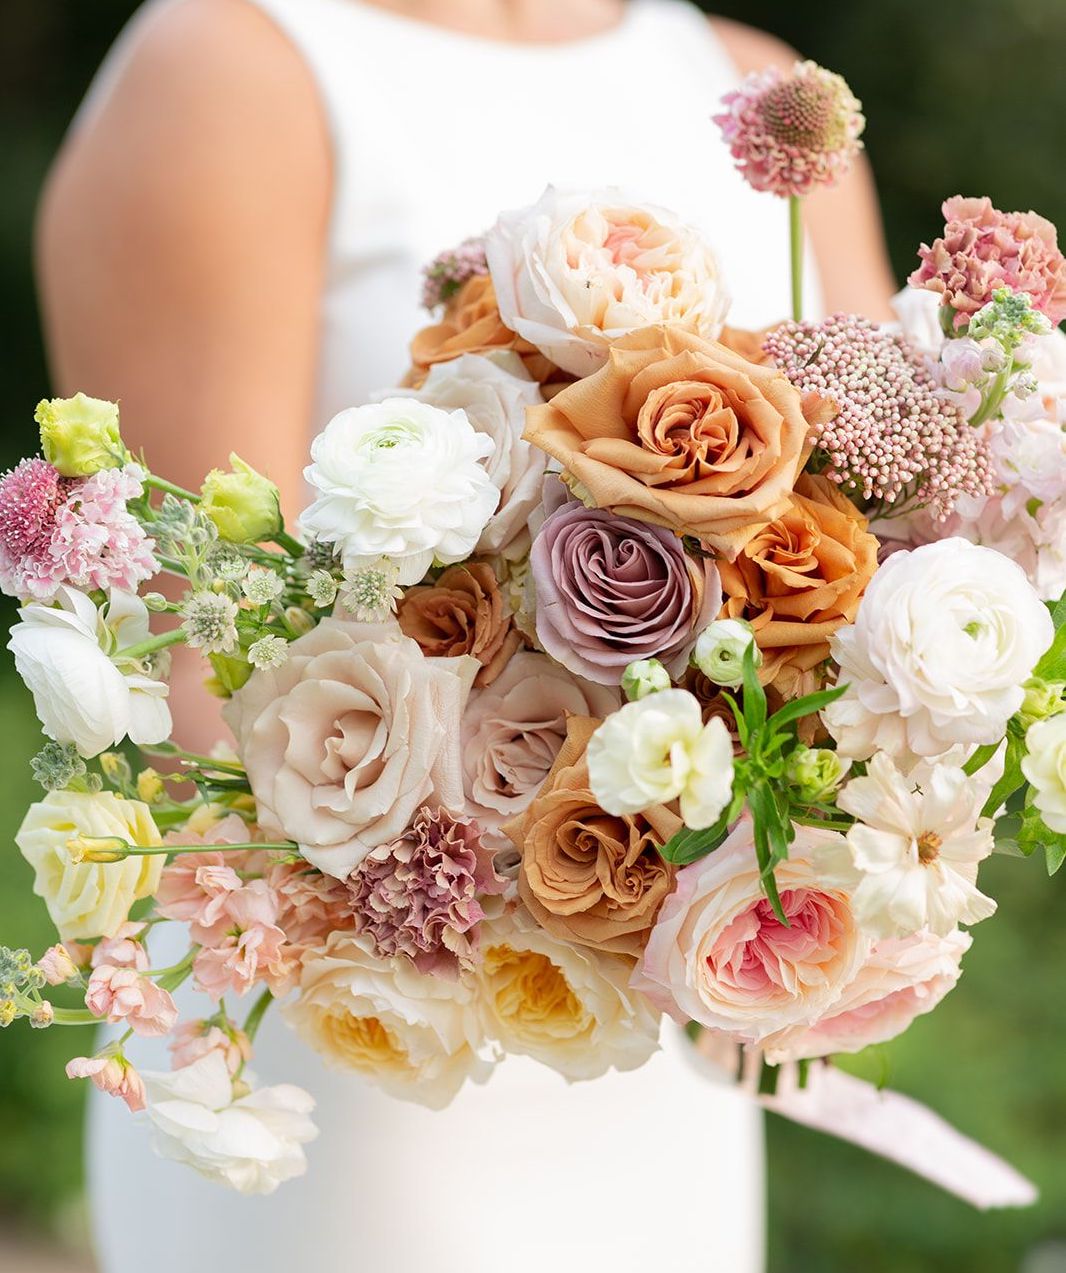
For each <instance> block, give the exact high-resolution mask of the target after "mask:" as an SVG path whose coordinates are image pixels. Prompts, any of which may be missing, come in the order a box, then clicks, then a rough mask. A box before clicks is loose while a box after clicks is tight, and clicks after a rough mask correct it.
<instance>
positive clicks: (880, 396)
mask: <svg viewBox="0 0 1066 1273" xmlns="http://www.w3.org/2000/svg"><path fill="white" fill-rule="evenodd" d="M764 349H765V351H766V352H767V353H768V354H769V355H770V357H771V358H773V360H774V362H776V363H777V365H778V366H779V367H780V368H781V370H782V371H783V372H784V373H785V375H786V376H787V377H788V378H789V380H790V381H791V382H792V384H794V385H795V386H796V388H797V389H799V390H800V391H801V392H804V393H817V394H819V395H820V396H822V397H825V398H829V399H831V400H832V401H833V403H834V404H835V405H836V407H837V415H836V416H835V417H834V418H833V419H832V420H830V421H829V422H828V423H827V424H823V425H821V426H819V427H816V428H815V429H814V430H813V431H812V441H813V442H814V443H815V444H816V445H817V446H818V447H819V448H820V449H821V450H823V451H824V452H825V454H826V459H827V464H828V467H827V470H826V472H827V476H829V477H830V478H831V479H832V480H833V481H834V482H837V483H839V484H840V485H842V486H845V487H848V488H849V489H851V490H853V491H854V492H855V493H856V494H857V495H859V496H861V498H862V499H864V500H876V501H878V502H879V503H881V504H883V505H891V504H896V503H898V502H899V501H900V500H901V498H906V500H907V502H908V505H913V506H923V507H928V508H929V510H930V512H931V513H932V515H933V516H934V517H935V518H937V519H938V520H942V519H944V518H946V517H947V516H948V515H949V514H950V513H951V511H952V509H953V508H954V507H955V504H956V503H957V501H958V500H959V498H960V497H961V496H963V495H975V496H977V495H987V494H989V493H991V490H992V481H991V476H990V474H991V461H990V457H989V452H988V444H987V442H985V441H984V440H983V438H982V437H981V435H980V434H979V433H978V431H977V430H975V429H971V428H970V426H969V425H968V424H967V422H966V420H965V418H964V417H963V416H962V414H961V413H960V411H959V409H958V407H957V406H955V405H954V404H953V403H950V402H947V401H945V399H944V398H943V396H942V395H941V394H939V393H938V389H937V384H936V381H935V380H934V379H933V377H932V375H931V374H930V372H929V370H928V369H927V367H926V366H925V364H924V361H923V359H922V358H921V356H920V355H919V354H918V353H917V351H916V350H914V349H913V348H912V347H911V346H910V345H909V344H908V343H907V341H906V340H905V339H904V338H903V337H902V336H898V335H893V334H891V333H889V332H886V331H884V330H883V329H881V328H880V327H878V326H877V325H876V324H874V323H871V322H870V321H869V320H868V319H865V318H860V317H859V316H857V315H855V314H834V315H832V316H831V317H830V318H828V319H826V320H825V321H824V322H821V323H794V322H789V323H783V324H782V325H781V326H780V327H777V328H775V329H774V331H772V332H771V333H770V334H769V336H767V338H766V340H765V342H764Z"/></svg>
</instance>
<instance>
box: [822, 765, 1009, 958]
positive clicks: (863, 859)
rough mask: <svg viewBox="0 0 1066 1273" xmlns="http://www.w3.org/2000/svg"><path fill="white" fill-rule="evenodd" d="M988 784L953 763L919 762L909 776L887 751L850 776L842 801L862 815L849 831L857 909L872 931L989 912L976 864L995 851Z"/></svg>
mask: <svg viewBox="0 0 1066 1273" xmlns="http://www.w3.org/2000/svg"><path fill="white" fill-rule="evenodd" d="M983 798H984V791H983V789H982V788H981V787H980V785H979V784H977V783H974V782H973V780H972V779H971V778H969V777H968V775H967V774H966V773H965V772H964V771H963V770H962V769H958V768H956V767H955V766H953V765H942V764H935V765H924V764H923V765H920V766H918V768H917V769H916V770H915V771H914V773H913V774H912V775H911V776H910V777H904V775H903V774H901V773H900V771H899V769H898V768H897V767H896V765H895V763H894V762H893V761H892V759H891V757H890V756H887V755H885V754H884V753H883V752H882V753H879V754H878V755H876V756H874V757H873V759H872V760H871V761H870V764H869V769H868V771H867V775H866V777H863V778H853V779H852V780H851V781H850V782H849V783H848V784H847V786H845V787H844V789H843V791H841V793H840V795H839V796H838V797H837V804H838V805H839V806H840V808H841V809H843V810H844V811H845V812H846V813H850V814H851V815H852V816H853V817H854V818H857V819H858V821H857V822H856V823H855V825H854V826H853V827H852V828H851V830H850V831H849V832H848V833H847V837H846V839H847V843H848V848H849V849H850V851H851V860H852V864H853V866H854V868H855V870H856V872H857V873H858V880H857V883H855V886H854V889H853V892H852V903H853V905H854V908H855V913H856V915H857V917H858V919H859V922H860V924H862V926H863V928H864V929H865V930H866V931H867V932H868V933H870V934H871V936H873V937H878V938H884V937H907V936H909V935H911V934H912V933H916V932H917V931H918V930H919V929H921V928H928V929H929V931H930V932H932V933H935V934H936V935H937V936H940V937H944V936H946V935H947V934H948V933H950V932H951V931H952V929H953V928H954V927H955V926H956V924H976V923H977V922H978V921H979V920H982V919H987V918H988V916H989V915H991V914H992V913H993V912H994V911H995V909H996V904H995V902H994V901H992V899H991V898H989V897H985V895H984V894H983V893H980V892H978V889H977V866H978V863H979V862H981V861H982V860H983V859H984V858H986V857H988V855H989V854H990V853H991V852H992V848H993V837H992V819H991V818H982V817H981V816H980V811H981V805H982V801H983Z"/></svg>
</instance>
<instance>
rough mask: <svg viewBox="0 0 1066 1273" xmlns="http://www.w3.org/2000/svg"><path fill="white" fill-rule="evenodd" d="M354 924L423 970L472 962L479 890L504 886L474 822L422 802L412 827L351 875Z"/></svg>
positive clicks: (383, 950) (381, 950)
mask: <svg viewBox="0 0 1066 1273" xmlns="http://www.w3.org/2000/svg"><path fill="white" fill-rule="evenodd" d="M348 886H349V888H350V890H351V896H352V907H353V910H354V915H355V928H356V931H357V932H360V933H365V934H366V935H367V936H368V937H369V938H370V939H371V942H372V943H373V946H374V950H375V952H376V953H377V954H378V955H380V956H382V957H383V958H387V957H388V956H391V955H406V956H407V957H408V958H409V959H411V960H412V961H413V962H414V964H415V967H416V968H417V969H418V970H419V971H420V972H424V973H437V974H442V973H443V974H446V975H447V974H450V975H455V974H456V973H458V971H459V969H460V968H463V967H470V966H471V965H472V964H473V962H474V955H475V952H476V949H477V924H478V921H479V920H481V919H483V918H484V915H485V912H484V910H483V909H482V906H481V903H480V901H479V900H478V895H479V894H485V893H499V892H502V891H503V888H504V881H502V880H501V879H499V877H498V876H497V875H496V873H495V871H494V870H493V867H492V850H491V849H489V848H487V847H486V846H484V845H483V844H482V843H481V834H480V831H479V829H478V825H477V823H476V822H467V821H463V820H461V819H458V818H454V817H452V815H451V814H449V813H447V812H446V811H445V810H443V809H438V810H436V811H432V810H430V809H427V808H423V809H422V810H421V812H420V813H419V814H418V816H417V818H416V819H415V821H414V823H413V825H412V826H411V829H410V830H409V831H408V832H407V833H406V834H405V835H403V836H402V837H401V838H400V839H399V840H397V841H395V842H394V843H393V844H388V845H383V846H382V847H381V848H379V849H375V850H373V851H372V852H371V853H370V854H369V855H368V856H367V857H366V858H365V859H364V861H363V862H362V864H361V865H360V867H359V869H358V870H357V871H356V872H355V873H354V874H353V875H352V876H351V878H350V879H349V881H348Z"/></svg>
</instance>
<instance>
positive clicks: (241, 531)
mask: <svg viewBox="0 0 1066 1273" xmlns="http://www.w3.org/2000/svg"><path fill="white" fill-rule="evenodd" d="M229 462H230V465H231V466H232V467H231V470H230V472H228V473H227V472H224V471H223V470H222V469H212V470H211V472H210V473H208V475H207V477H206V478H204V484H203V487H202V488H201V491H200V507H201V509H202V510H203V511H204V512H205V513H206V514H207V516H208V517H210V519H211V520H212V521H213V522H214V524H215V528H216V530H217V531H218V533H219V535H220V536H221V537H222V538H223V539H226V540H229V542H230V543H232V544H254V543H258V542H259V541H260V540H263V539H270V538H271V537H272V536H273V535H277V534H279V533H280V532H281V530H282V521H281V497H280V495H279V493H278V488H277V487H276V486H275V485H274V483H273V482H272V481H271V480H270V478H268V477H264V476H263V474H262V473H257V472H256V470H255V469H253V468H252V466H251V465H250V464H246V463H245V462H244V460H242V459H241V457H240V456H239V455H237V454H235V453H233V454H231V455H230V457H229Z"/></svg>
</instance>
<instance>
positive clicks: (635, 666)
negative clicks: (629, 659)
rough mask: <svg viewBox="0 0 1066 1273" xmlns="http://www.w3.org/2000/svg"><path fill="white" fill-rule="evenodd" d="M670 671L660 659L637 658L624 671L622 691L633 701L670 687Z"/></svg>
mask: <svg viewBox="0 0 1066 1273" xmlns="http://www.w3.org/2000/svg"><path fill="white" fill-rule="evenodd" d="M670 685H671V681H670V673H669V672H668V671H667V670H666V668H665V667H663V665H662V664H661V663H660V662H659V660H658V659H637V660H636V661H635V662H633V663H630V664H629V666H628V667H627V668H626V670H625V671H624V672H623V673H622V693H623V694H625V696H626V698H627V699H629V700H630V701H631V702H635V701H636V700H637V699H640V698H647V696H648V695H649V694H658V693H659V692H660V690H668V689H669V688H670Z"/></svg>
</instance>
